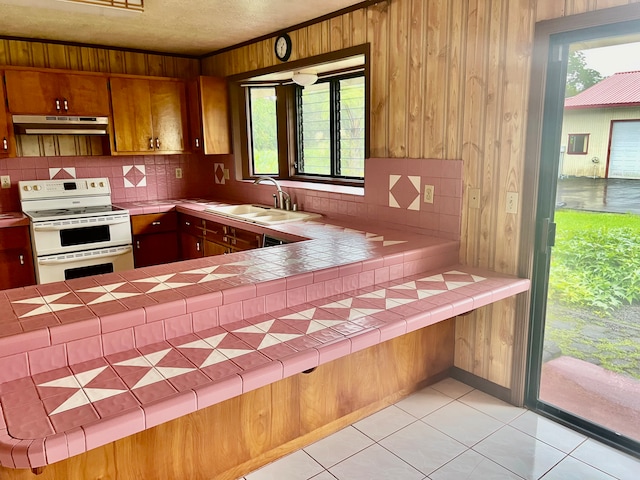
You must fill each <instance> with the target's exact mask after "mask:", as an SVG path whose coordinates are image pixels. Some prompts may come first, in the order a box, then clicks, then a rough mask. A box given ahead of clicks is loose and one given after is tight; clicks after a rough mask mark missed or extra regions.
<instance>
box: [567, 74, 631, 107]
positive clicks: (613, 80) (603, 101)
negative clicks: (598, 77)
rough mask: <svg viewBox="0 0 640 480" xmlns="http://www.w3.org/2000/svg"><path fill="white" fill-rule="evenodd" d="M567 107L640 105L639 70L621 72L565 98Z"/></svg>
mask: <svg viewBox="0 0 640 480" xmlns="http://www.w3.org/2000/svg"><path fill="white" fill-rule="evenodd" d="M564 106H565V108H567V109H579V108H602V107H634V106H640V71H633V72H621V73H616V74H614V75H611V76H610V77H607V78H605V79H604V80H602V81H601V82H599V83H596V84H595V85H594V86H592V87H589V88H587V89H586V90H584V91H582V92H580V93H579V94H577V95H575V96H573V97H569V98H567V99H566V100H565V102H564Z"/></svg>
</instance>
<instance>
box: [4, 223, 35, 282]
mask: <svg viewBox="0 0 640 480" xmlns="http://www.w3.org/2000/svg"><path fill="white" fill-rule="evenodd" d="M35 283H36V279H35V272H34V270H33V258H32V256H31V243H30V239H29V227H27V226H23V227H9V228H0V290H5V289H7V288H17V287H24V286H25V285H33V284H35Z"/></svg>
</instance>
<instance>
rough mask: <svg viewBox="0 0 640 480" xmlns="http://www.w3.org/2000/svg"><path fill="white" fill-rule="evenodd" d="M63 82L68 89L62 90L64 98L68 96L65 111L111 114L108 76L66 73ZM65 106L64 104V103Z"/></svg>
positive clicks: (75, 113)
mask: <svg viewBox="0 0 640 480" xmlns="http://www.w3.org/2000/svg"><path fill="white" fill-rule="evenodd" d="M64 76H65V77H66V80H65V81H64V83H63V86H64V88H65V89H66V91H64V90H63V91H62V95H63V98H67V99H68V102H67V108H68V110H67V111H66V112H65V113H67V114H69V115H85V116H86V115H95V116H99V115H101V116H108V115H109V89H108V87H107V79H106V77H98V76H93V75H64ZM63 107H64V104H63Z"/></svg>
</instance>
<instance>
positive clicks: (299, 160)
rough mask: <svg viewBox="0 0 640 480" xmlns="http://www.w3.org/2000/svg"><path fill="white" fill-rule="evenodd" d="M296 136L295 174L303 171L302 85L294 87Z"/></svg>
mask: <svg viewBox="0 0 640 480" xmlns="http://www.w3.org/2000/svg"><path fill="white" fill-rule="evenodd" d="M295 102H296V103H295V108H296V129H297V131H296V134H297V135H296V138H297V143H296V147H297V152H296V161H295V172H296V174H298V173H300V172H304V122H303V110H302V87H296V99H295Z"/></svg>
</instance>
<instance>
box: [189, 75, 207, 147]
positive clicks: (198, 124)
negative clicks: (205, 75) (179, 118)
mask: <svg viewBox="0 0 640 480" xmlns="http://www.w3.org/2000/svg"><path fill="white" fill-rule="evenodd" d="M198 83H199V82H198V80H190V81H188V82H187V106H188V108H187V112H188V113H187V115H188V117H189V146H188V147H187V150H190V151H192V152H196V153H202V152H204V142H203V139H202V117H201V114H200V88H199V86H198Z"/></svg>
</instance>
